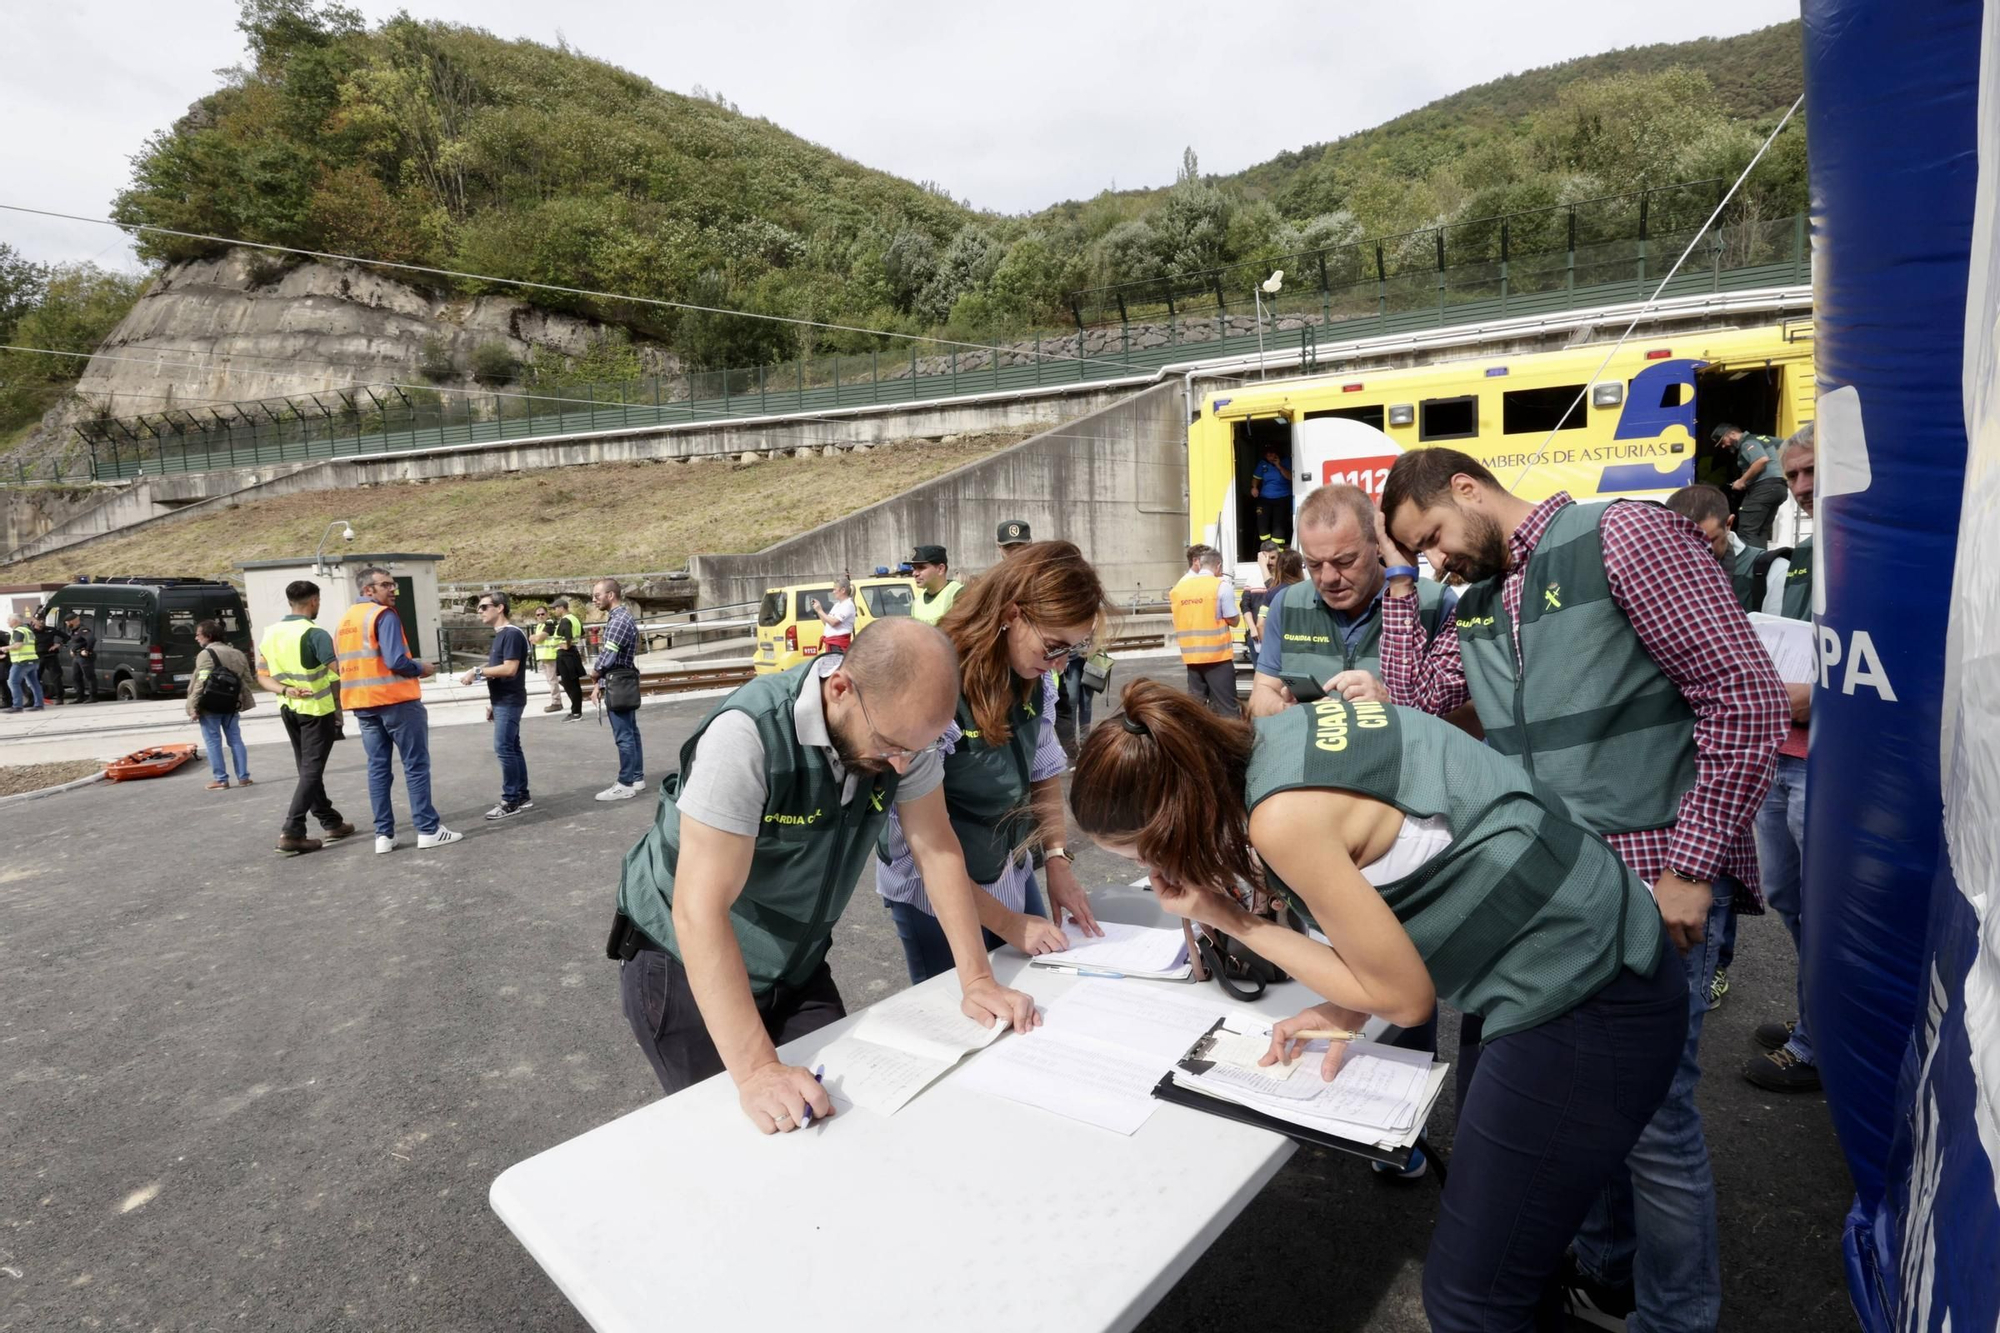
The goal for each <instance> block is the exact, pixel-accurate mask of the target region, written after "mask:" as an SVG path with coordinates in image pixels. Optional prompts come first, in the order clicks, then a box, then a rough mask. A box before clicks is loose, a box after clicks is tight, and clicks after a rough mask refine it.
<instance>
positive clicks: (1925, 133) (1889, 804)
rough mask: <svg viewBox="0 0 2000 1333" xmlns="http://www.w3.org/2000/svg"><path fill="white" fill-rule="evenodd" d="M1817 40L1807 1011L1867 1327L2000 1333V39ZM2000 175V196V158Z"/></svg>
mask: <svg viewBox="0 0 2000 1333" xmlns="http://www.w3.org/2000/svg"><path fill="white" fill-rule="evenodd" d="M1994 3H1996V4H2000V0H1994ZM1804 20H1805V22H1804V42H1805V70H1806V105H1807V123H1808V130H1809V133H1808V142H1809V145H1810V153H1811V179H1812V211H1813V231H1814V288H1815V290H1814V297H1815V316H1814V335H1815V353H1814V355H1815V365H1816V368H1817V374H1818V379H1819V391H1820V403H1819V410H1818V427H1817V430H1818V444H1819V456H1818V480H1819V495H1818V501H1817V510H1818V512H1817V515H1816V518H1817V522H1818V531H1817V535H1816V538H1815V545H1816V548H1817V552H1818V554H1817V557H1816V566H1815V574H1816V580H1817V586H1816V588H1815V598H1814V606H1815V612H1816V616H1815V619H1816V621H1817V630H1816V637H1817V640H1818V646H1819V656H1820V679H1819V683H1818V687H1817V688H1816V689H1815V691H1814V697H1813V736H1812V753H1811V757H1810V759H1809V761H1808V779H1807V781H1808V792H1807V812H1806V832H1807V847H1806V882H1805V894H1804V897H1805V910H1804V919H1805V922H1806V925H1805V938H1804V941H1803V948H1804V957H1803V958H1802V960H1801V968H1802V974H1803V977H1804V982H1805V992H1806V1008H1807V1011H1808V1013H1809V1015H1810V1018H1811V1024H1812V1030H1813V1039H1814V1040H1813V1045H1814V1049H1815V1053H1816V1055H1817V1058H1818V1060H1819V1063H1820V1067H1821V1072H1822V1075H1823V1076H1824V1079H1825V1082H1826V1087H1827V1097H1828V1103H1829V1106H1830V1108H1831V1111H1832V1114H1833V1119H1834V1126H1835V1129H1836V1131H1837V1132H1838V1134H1839V1136H1840V1142H1841V1148H1842V1151H1843V1153H1844V1154H1845V1156H1846V1158H1847V1162H1848V1166H1849V1168H1850V1170H1851V1171H1852V1173H1853V1177H1854V1184H1855V1193H1856V1197H1855V1205H1854V1210H1853V1213H1852V1214H1851V1216H1850V1218H1849V1226H1848V1228H1847V1232H1846V1237H1845V1246H1846V1257H1847V1262H1848V1272H1849V1278H1850V1291H1851V1294H1852V1296H1853V1299H1854V1303H1855V1308H1856V1311H1857V1313H1858V1314H1859V1316H1860V1318H1861V1321H1862V1324H1863V1326H1864V1327H1866V1328H1868V1329H1870V1330H1877V1329H1880V1330H1889V1329H1919V1330H1934V1329H1941V1328H1943V1327H1945V1326H1946V1323H1947V1321H1949V1325H1950V1327H1952V1328H1957V1329H1968V1328H1986V1329H1991V1328H1994V1327H1996V1324H2000V1280H1996V1273H1995V1259H1996V1256H2000V1201H1996V1196H1995V1192H1994V1167H1993V1152H1994V1147H1995V1144H1997V1143H2000V1136H1996V1135H1995V1134H1993V1133H1992V1132H1991V1127H1992V1125H1993V1123H1994V1114H1993V1113H1994V1108H1995V1103H1996V1100H2000V1091H1997V1090H1996V1088H1995V1087H1994V1086H1993V1084H1995V1083H2000V1077H1984V1078H1983V1076H1982V1071H1986V1073H1987V1074H1994V1073H2000V1058H1995V1057H1994V1056H1992V1055H1991V1054H1990V1053H1991V1052H1992V1050H1993V1048H1994V1045H1995V1043H2000V1014H1996V1013H1995V1012H1994V1011H1995V1010H1996V1009H2000V1005H1996V1004H1990V1003H1988V1002H1987V999H1986V993H1987V991H1989V990H1994V989H1996V988H1995V987H1992V986H1989V985H1988V984H1987V979H1988V977H1989V976H1992V975H2000V959H1996V957H1995V954H1996V952H2000V942H1996V943H1993V944H1982V941H1981V938H1980V922H1979V920H1978V911H1977V909H1976V907H1975V903H1974V899H1973V897H1970V896H1968V892H1967V890H1968V889H1971V891H1972V893H1973V894H1974V895H1977V894H1981V893H1986V894H1990V893H1991V892H1992V891H1993V890H1994V889H1995V888H1996V884H1995V883H1994V880H1993V870H1994V867H1993V865H1992V864H1990V862H1991V859H1992V849H1991V847H1990V843H1991V838H1990V836H1984V837H1982V836H1980V835H1979V834H1978V833H1977V830H1978V829H1979V828H1980V827H1981V826H1982V825H1983V826H1984V827H1985V828H1987V829H1991V828H1992V827H1994V826H1995V825H1996V824H2000V772H1996V771H1995V770H1996V769H2000V742H1996V741H1994V739H1993V737H1992V735H1991V733H1992V732H1993V731H1994V730H1995V729H1996V728H2000V722H1996V720H1995V719H1996V711H1995V709H1994V707H1993V703H1994V701H1995V700H1996V699H2000V689H1992V690H1989V689H1988V687H1989V686H1990V685H1992V681H1991V679H1990V677H1989V673H1987V672H1985V671H1984V670H1982V667H1981V662H1982V660H1983V659H1981V658H1980V656H1979V655H1978V652H1977V651H1974V652H1972V653H1971V654H1969V655H1968V653H1966V652H1965V651H1963V648H1964V646H1965V645H1966V644H1968V643H1970V644H1973V645H1975V647H1976V645H1977V644H1979V643H1985V642H1991V641H1992V640H1991V636H1992V634H1993V633H1994V631H1992V630H1989V629H1987V626H1990V625H1992V624H1993V622H1994V621H1995V620H1996V619H2000V588H1996V585H1995V581H1994V578H1993V576H1992V574H1991V572H1990V571H1991V568H1992V559H1991V557H1989V559H1988V561H1987V564H1986V568H1985V569H1984V570H1981V569H1980V568H1979V567H1978V562H1976V561H1970V560H1966V559H1963V558H1961V552H1960V549H1959V548H1960V534H1961V523H1960V509H1961V503H1960V497H1961V496H1963V497H1964V508H1965V509H1966V511H1967V512H1968V513H1971V514H1983V513H1985V512H1986V509H1985V507H1986V506H1988V505H1990V504H1991V501H1989V500H1987V499H1985V498H1983V497H1984V496H1985V495H1986V490H1985V488H1984V487H1977V486H1976V487H1972V488H1968V486H1967V484H1966V479H1967V475H1968V471H1967V469H1968V458H1969V457H1970V458H1971V459H1972V460H1973V462H1974V472H1975V475H1978V476H1986V477H1990V476H1991V475H1993V474H1992V473H1991V472H1988V471H1982V469H1983V468H1985V466H1986V464H1985V463H1983V462H1981V460H1982V459H1986V458H1987V453H1986V452H1985V450H1986V448H1987V445H1988V444H1990V445H1991V447H1992V449H1993V450H1995V451H2000V439H1993V440H1990V441H1988V440H1987V439H1986V436H1987V434H1988V433H1989V432H1985V431H1984V429H1983V427H1980V426H1977V425H1975V427H1974V429H1973V431H1972V434H1971V439H1972V444H1971V445H1970V446H1969V444H1968V438H1969V437H1968V416H1969V415H1972V416H1973V420H1974V421H1975V422H1980V421H1984V420H1986V419H1987V418H1986V417H1985V416H1984V415H1980V414H1975V413H1969V409H1970V408H1972V407H1973V406H1974V405H1975V404H1977V403H1981V402H1986V401H1989V400H1987V399H1984V398H1981V397H1980V393H1979V392H1978V391H1976V388H1975V385H1974V383H1973V381H1974V379H1976V378H1977V376H1978V375H1979V374H1981V373H1984V372H1981V371H1980V370H1979V369H1978V367H1980V366H1982V365H1988V366H1990V363H1991V361H1992V357H1991V347H1990V345H1989V340H1988V338H1987V335H1986V334H1985V333H1980V332H1978V331H1979V330H1982V329H1984V330H1992V329H1994V328H1995V326H1996V323H2000V298H1996V295H1995V291H1996V288H1995V285H1994V283H1993V282H1992V281H1989V280H1988V279H1989V277H1990V271H1989V269H1990V266H1989V265H1988V264H1987V262H1986V259H1985V256H1986V255H1987V250H1986V249H1985V248H1980V249H1978V250H1975V244H1976V243H1977V244H1978V245H1979V246H1981V247H1986V246H1988V245H1990V240H1991V230H1990V225H1991V219H1990V217H1989V218H1988V220H1987V223H1986V224H1985V225H1981V226H1977V227H1976V223H1977V221H1978V219H1977V213H1978V210H1977V208H1976V207H1975V197H1976V196H1977V197H1979V198H1983V199H1985V200H1987V201H1988V203H1989V205H1990V201H1991V199H1992V189H1993V185H1992V182H1991V181H1990V180H1988V181H1987V182H1986V183H1985V185H1984V186H1982V184H1981V158H1982V148H1981V144H1980V140H1979V135H1980V131H1981V125H1980V120H1979V109H1978V106H1979V96H1980V80H1981V77H1982V75H1981V52H1982V44H1984V45H1985V46H1986V48H1987V49H1986V54H1985V59H1986V61H1987V68H1988V70H1989V71H1991V70H1992V69H1993V68H1994V66H1995V65H1996V64H2000V40H1996V37H1995V33H1996V31H2000V16H1996V15H1994V14H1989V13H1988V12H1987V5H1986V4H1983V3H1981V0H1808V2H1807V3H1806V5H1805V6H1804ZM1987 77H1988V78H1989V79H1991V78H1993V77H1994V76H1993V75H1992V74H1991V73H1990V72H1989V74H1988V75H1987ZM1989 96H1991V92H1990V89H1989ZM1990 106H1992V107H2000V99H1996V100H1994V101H1993V102H1991V103H1990ZM1989 114H1990V112H1989ZM1985 128H1986V133H1987V134H1988V135H1989V136H1991V135H1994V134H1996V133H2000V126H1987V127H1985ZM1984 156H1985V157H1986V159H1987V161H1988V163H1989V168H1988V174H1989V175H1990V174H1991V166H1990V164H1991V162H1992V159H1993V149H1992V145H1991V143H1990V142H1989V143H1988V144H1987V145H1986V147H1985V152H1984ZM1987 212H1988V213H1989V214H1990V213H1991V212H1992V209H1991V207H1990V206H1989V207H1988V209H1987ZM1975 254H1978V255H1980V256H1981V260H1980V262H1979V263H1974V262H1973V256H1974V255H1975ZM1969 304H1970V306H1971V308H1970V309H1968V306H1969ZM1969 329H1970V330H1974V331H1975V336H1974V338H1973V346H1972V347H1971V348H1970V349H1968V338H1967V330H1969ZM1969 352H1970V355H1969V354H1968V353H1969ZM1995 415H2000V407H1996V408H1995ZM1994 425H1995V430H1996V431H2000V421H1996V422H1995V423H1994ZM1995 466H1996V468H2000V465H1995ZM1988 526H1989V527H1990V524H1989V525H1988ZM1965 532H1966V540H1967V541H1968V542H1969V543H1970V542H1983V541H1985V540H1988V539H1986V538H1985V537H1984V536H1983V534H1981V533H1980V529H1979V527H1978V526H1976V525H1973V526H1968V527H1967V528H1966V529H1965ZM1969 567H1970V568H1969ZM1954 569H1955V570H1956V571H1957V573H1958V576H1959V577H1958V578H1957V580H1956V582H1955V581H1954V578H1953V577H1952V576H1951V574H1950V573H1948V572H1947V571H1953V570H1954ZM1968 635H1969V636H1970V637H1969V638H1968ZM1968 661H1969V662H1970V665H1969V666H1968V665H1967V663H1968ZM1945 764H1949V765H1951V769H1950V776H1951V777H1952V778H1953V779H1954V780H1955V781H1947V780H1946V771H1945V769H1944V768H1943V765H1945ZM1948 821H1949V822H1948ZM1948 827H1949V828H1950V829H1951V830H1953V836H1951V837H1950V838H1948V837H1947V828H1948ZM1980 901H1982V902H1984V901H1991V898H1990V897H1989V898H1984V899H1980ZM1982 1131H1985V1132H1984V1134H1983V1133H1982Z"/></svg>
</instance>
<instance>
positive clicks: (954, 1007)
mask: <svg viewBox="0 0 2000 1333" xmlns="http://www.w3.org/2000/svg"><path fill="white" fill-rule="evenodd" d="M1006 1030H1007V1025H1006V1024H1005V1023H1001V1022H995V1023H994V1024H993V1026H992V1027H981V1026H980V1025H979V1023H978V1021H977V1020H975V1019H971V1018H967V1017H966V1016H965V1012H964V1010H962V1009H960V1008H959V990H958V987H956V986H951V985H945V986H914V987H912V988H911V989H909V990H906V991H904V992H903V993H902V994H900V995H894V996H891V997H890V998H888V999H886V1000H884V1001H882V1002H881V1003H880V1004H876V1005H871V1006H869V1008H868V1009H866V1010H864V1011H863V1012H862V1015H861V1021H860V1022H858V1023H856V1024H855V1025H854V1035H855V1036H857V1037H859V1038H861V1040H863V1041H868V1042H873V1043H875V1044H876V1045H877V1046H893V1047H895V1048H896V1049H898V1050H903V1051H909V1052H911V1053H912V1054H914V1055H922V1056H928V1057H929V1058H930V1059H933V1060H944V1061H946V1062H947V1063H953V1064H955V1063H957V1062H958V1060H959V1059H961V1058H962V1057H963V1056H965V1055H966V1054H967V1053H968V1052H971V1051H977V1050H980V1049H982V1048H984V1047H987V1046H991V1045H992V1044H993V1042H994V1041H995V1040H996V1039H997V1038H998V1037H999V1036H1000V1034H1001V1033H1002V1032H1005V1031H1006Z"/></svg>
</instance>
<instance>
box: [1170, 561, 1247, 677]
mask: <svg viewBox="0 0 2000 1333" xmlns="http://www.w3.org/2000/svg"><path fill="white" fill-rule="evenodd" d="M1188 564H1189V566H1190V567H1189V569H1188V572H1187V573H1186V574H1185V575H1183V576H1182V578H1181V581H1180V582H1179V583H1176V584H1175V585H1174V588H1173V591H1172V592H1171V593H1170V594H1168V600H1169V601H1170V602H1171V603H1172V604H1173V608H1174V639H1175V641H1176V642H1177V643H1178V644H1179V645H1180V650H1181V661H1182V662H1183V663H1185V664H1186V665H1187V687H1188V693H1189V694H1192V695H1193V696H1194V697H1195V698H1197V699H1201V700H1204V701H1205V702H1206V703H1207V704H1208V706H1209V707H1210V708H1212V709H1214V710H1215V711H1216V712H1218V713H1221V714H1224V715H1225V716H1228V717H1236V716H1238V715H1239V714H1240V712H1241V711H1242V710H1241V709H1240V707H1239V706H1238V705H1237V702H1236V649H1235V646H1234V645H1233V644H1232V643H1231V642H1230V631H1231V629H1233V628H1234V627H1235V625H1236V622H1237V621H1238V620H1239V619H1241V618H1242V617H1241V614H1240V613H1239V612H1238V610H1237V606H1236V589H1235V587H1234V586H1233V585H1232V584H1231V583H1230V582H1229V580H1227V579H1225V578H1223V577H1222V553H1221V552H1220V551H1217V550H1216V549H1215V548H1214V547H1210V546H1204V547H1201V548H1200V549H1199V550H1198V551H1193V552H1191V553H1190V556H1189V560H1188Z"/></svg>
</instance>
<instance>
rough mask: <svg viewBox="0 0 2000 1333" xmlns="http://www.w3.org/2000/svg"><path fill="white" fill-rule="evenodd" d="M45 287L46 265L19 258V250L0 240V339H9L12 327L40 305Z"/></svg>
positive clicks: (46, 279) (47, 283)
mask: <svg viewBox="0 0 2000 1333" xmlns="http://www.w3.org/2000/svg"><path fill="white" fill-rule="evenodd" d="M48 287H49V268H48V265H46V264H37V263H34V262H33V261H31V260H28V259H23V258H22V257H21V252H20V251H18V250H16V249H15V248H14V247H13V246H11V245H8V244H7V243H6V242H5V241H0V340H7V341H11V340H12V339H11V335H12V334H13V332H14V325H15V324H16V323H17V322H18V321H19V320H20V318H21V316H22V315H25V314H27V313H28V312H29V311H30V310H33V309H34V308H35V307H36V306H38V305H40V304H41V303H42V297H43V295H44V293H46V292H47V291H48Z"/></svg>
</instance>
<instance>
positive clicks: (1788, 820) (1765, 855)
mask: <svg viewBox="0 0 2000 1333" xmlns="http://www.w3.org/2000/svg"><path fill="white" fill-rule="evenodd" d="M1756 828H1757V865H1758V867H1759V868H1760V869H1761V870H1762V871H1763V874H1764V901H1765V902H1767V903H1769V904H1771V910H1772V911H1774V912H1776V913H1777V914H1778V919H1779V920H1781V921H1783V922H1784V923H1785V929H1786V930H1788V931H1790V932H1791V935H1792V947H1793V948H1794V949H1796V950H1797V951H1798V955H1799V958H1800V960H1801V963H1800V967H1799V1011H1798V1012H1799V1026H1798V1028H1797V1030H1795V1031H1794V1032H1793V1033H1792V1039H1791V1040H1790V1041H1788V1042H1786V1043H1785V1046H1786V1049H1788V1050H1790V1051H1791V1053H1792V1054H1793V1055H1795V1056H1797V1057H1798V1058H1799V1059H1800V1060H1803V1061H1805V1063H1807V1064H1811V1063H1812V1058H1813V1048H1812V1037H1811V1035H1810V1034H1808V1033H1807V1032H1806V991H1805V980H1806V979H1805V966H1804V962H1803V960H1804V958H1805V946H1804V945H1803V944H1801V943H1800V942H1799V935H1800V927H1799V907H1800V899H1799V884H1800V881H1801V880H1802V879H1803V878H1804V877H1805V856H1806V761H1805V760H1803V759H1800V758H1796V757H1795V756H1792V755H1789V754H1781V755H1779V756H1778V775H1777V777H1775V778H1774V779H1772V781H1771V790H1770V792H1769V794H1767V795H1766V796H1765V797H1764V804H1763V805H1761V806H1759V807H1758V808H1757V825H1756Z"/></svg>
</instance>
